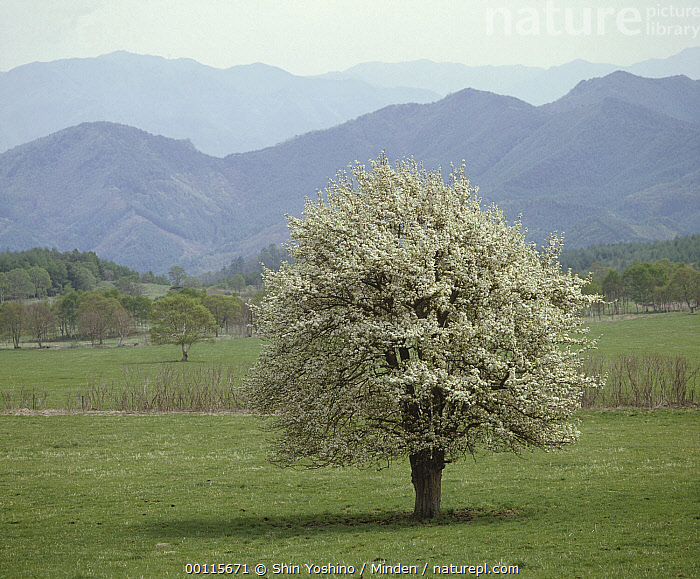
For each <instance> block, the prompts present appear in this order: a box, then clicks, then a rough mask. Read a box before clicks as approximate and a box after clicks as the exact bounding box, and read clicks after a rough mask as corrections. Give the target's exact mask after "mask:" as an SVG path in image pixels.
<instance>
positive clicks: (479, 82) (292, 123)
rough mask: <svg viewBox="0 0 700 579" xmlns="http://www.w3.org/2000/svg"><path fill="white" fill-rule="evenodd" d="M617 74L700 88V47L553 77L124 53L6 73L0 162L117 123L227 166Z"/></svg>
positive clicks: (570, 67)
mask: <svg viewBox="0 0 700 579" xmlns="http://www.w3.org/2000/svg"><path fill="white" fill-rule="evenodd" d="M615 70H626V71H628V72H630V73H634V74H638V75H639V74H641V75H644V76H649V77H658V76H669V75H671V74H674V75H680V74H684V75H685V76H688V77H689V78H692V79H698V78H700V48H689V49H686V50H684V51H683V52H681V53H680V54H677V55H675V56H672V57H669V58H666V59H657V60H648V61H644V62H640V63H637V64H634V65H632V66H630V67H627V68H621V67H618V66H615V65H612V64H596V63H590V62H585V61H582V60H576V61H573V62H570V63H567V64H564V65H561V66H556V67H551V68H549V69H544V68H537V67H526V66H466V65H462V64H456V63H436V62H431V61H428V60H421V61H414V62H403V63H395V64H389V63H364V64H360V65H357V66H354V67H352V68H350V69H348V70H346V71H342V72H335V73H328V74H326V75H320V76H316V77H299V76H295V75H292V74H290V73H288V72H285V71H284V70H281V69H279V68H275V67H272V66H267V65H264V64H259V63H258V64H251V65H246V66H234V67H231V68H228V69H217V68H212V67H209V66H205V65H202V64H200V63H198V62H196V61H194V60H189V59H177V60H167V59H164V58H161V57H155V56H142V55H136V54H129V53H126V52H115V53H112V54H107V55H104V56H100V57H97V58H83V59H68V60H59V61H55V62H46V63H32V64H28V65H24V66H20V67H17V68H15V69H13V70H10V71H8V72H0V152H2V151H5V150H7V149H9V148H11V147H14V146H17V145H20V144H22V143H26V142H28V141H30V140H32V139H36V138H39V137H43V136H46V135H48V134H51V133H53V132H56V131H58V130H61V129H63V128H67V127H70V126H75V125H77V124H80V123H83V122H91V121H111V122H116V123H123V124H127V125H130V126H135V127H138V128H140V129H143V130H146V131H148V132H151V133H155V134H161V135H165V136H168V137H172V138H175V139H190V140H191V141H192V142H193V143H194V144H195V146H196V147H197V148H198V149H199V150H201V151H203V152H206V153H208V154H210V155H216V156H224V155H228V154H231V153H242V152H246V151H251V150H256V149H260V148H263V147H269V146H273V145H275V144H278V143H280V142H283V141H285V140H287V139H290V138H293V137H294V136H297V135H301V134H304V133H307V132H309V131H313V130H319V129H325V128H329V127H332V126H335V125H338V124H340V123H343V122H345V121H347V120H350V119H353V118H356V117H357V116H359V115H362V114H366V113H369V112H372V111H375V110H378V109H380V108H382V107H385V106H387V105H390V104H397V103H408V102H415V103H428V102H434V101H437V100H439V99H440V98H442V97H444V96H446V95H448V94H450V93H454V92H459V91H461V90H463V89H465V88H473V89H476V90H482V91H489V92H495V93H497V94H504V95H510V96H515V97H517V98H519V99H521V100H524V101H526V102H529V103H531V104H534V105H541V104H544V103H549V102H552V101H555V100H556V99H558V98H560V97H562V96H563V95H565V94H566V93H567V92H568V91H569V90H570V89H571V88H573V87H574V86H575V85H576V84H577V83H579V82H580V81H582V80H587V79H590V78H593V77H599V76H604V75H606V74H609V73H611V72H613V71H615Z"/></svg>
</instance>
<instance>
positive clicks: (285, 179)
mask: <svg viewBox="0 0 700 579" xmlns="http://www.w3.org/2000/svg"><path fill="white" fill-rule="evenodd" d="M699 85H700V83H697V82H693V81H689V80H688V79H683V78H669V79H663V80H660V81H651V82H650V81H648V79H639V78H637V77H634V76H632V75H629V74H619V73H616V74H612V75H609V76H607V77H605V78H602V79H597V80H596V81H590V82H589V83H583V84H582V85H579V86H577V87H576V88H575V89H574V90H572V91H571V92H570V93H569V94H568V95H567V96H566V97H564V98H563V99H561V101H560V102H558V103H555V104H553V105H549V106H541V107H534V106H532V105H530V104H528V103H525V102H523V101H520V100H518V99H515V98H513V97H508V96H501V95H497V94H493V93H489V92H483V91H477V90H473V89H467V90H464V91H460V92H457V93H454V94H452V95H450V96H448V97H446V98H445V99H442V100H440V101H438V102H436V103H431V104H403V105H392V106H389V107H386V108H384V109H381V110H379V111H376V112H374V113H370V114H366V115H363V116H361V117H359V118H357V119H355V120H353V121H349V122H346V123H344V124H342V125H339V126H336V127H333V128H331V129H327V130H322V131H314V132H311V133H307V134H305V135H302V136H300V137H297V138H294V139H290V140H288V141H286V142H284V143H282V144H280V145H278V146H275V147H270V148H267V149H263V150H259V151H254V152H249V153H243V154H234V155H229V156H228V157H226V158H223V159H220V158H215V157H210V156H207V155H205V154H203V153H200V152H198V151H197V150H196V149H194V147H193V146H192V145H191V143H189V142H187V141H175V140H172V139H167V138H164V137H155V136H153V135H151V134H148V133H146V132H143V131H140V130H137V129H134V128H131V127H126V126H119V125H114V124H110V123H94V124H82V125H79V126H77V127H73V128H70V129H66V130H63V131H60V132H58V133H56V134H53V135H51V136H49V137H46V138H43V139H39V140H36V141H33V142H31V143H28V144H26V145H23V146H20V147H17V148H15V149H12V150H11V151H8V152H6V153H4V154H2V155H0V249H3V248H5V247H7V246H9V247H13V248H17V249H19V248H21V247H28V246H30V245H34V244H35V241H36V240H41V241H42V243H46V244H48V245H54V244H55V245H56V246H57V247H58V248H59V249H61V250H69V249H73V248H74V247H77V248H78V249H81V250H87V249H94V250H95V251H97V252H98V254H99V255H100V256H102V257H104V258H106V259H111V260H114V261H117V262H119V263H124V264H125V265H128V266H130V267H133V268H137V269H152V270H154V271H156V272H162V271H164V270H167V268H168V267H169V266H171V265H173V264H174V263H178V262H179V263H181V264H183V265H186V266H187V267H188V268H190V269H191V270H192V271H196V269H198V268H203V269H219V268H220V267H221V266H222V265H224V264H227V263H228V260H230V259H231V257H232V256H234V255H236V254H241V253H242V254H244V255H251V254H254V253H256V252H258V251H259V250H260V248H261V247H263V246H265V245H267V244H268V243H270V242H271V241H281V240H283V239H285V238H286V236H287V233H286V227H285V222H284V218H283V215H284V214H285V213H290V214H295V215H299V214H300V213H301V210H302V208H303V201H304V198H305V197H313V196H314V193H315V191H316V190H317V189H322V188H324V187H325V186H326V185H327V183H328V179H329V178H330V177H333V176H334V175H335V174H336V173H337V171H338V170H342V169H344V168H346V167H347V166H348V165H349V164H350V163H352V162H353V161H354V160H359V161H361V162H365V163H366V162H367V161H368V160H369V159H372V158H376V156H377V155H378V153H379V152H380V150H382V149H384V150H385V151H386V154H387V155H388V157H389V158H390V159H396V158H401V157H404V156H414V157H415V158H416V159H419V160H422V161H423V162H424V164H425V165H426V166H427V167H429V168H432V167H436V166H441V167H442V170H443V174H444V175H446V174H447V173H449V171H450V164H451V163H453V164H455V165H459V164H461V162H462V160H463V159H464V161H465V165H466V168H467V171H468V172H469V173H470V177H471V179H472V182H473V183H475V184H478V185H479V186H480V194H481V195H482V196H483V198H484V200H485V201H495V202H496V203H497V204H498V205H499V206H500V207H501V208H502V209H504V210H505V211H506V215H507V216H508V218H510V219H514V218H516V217H517V215H518V213H522V220H523V224H524V225H525V226H526V227H527V228H528V230H529V235H530V237H531V239H533V240H535V241H538V242H540V241H541V240H542V239H543V238H544V237H545V236H546V234H548V233H549V232H551V231H553V230H557V231H562V230H564V231H565V232H566V242H567V247H569V248H575V247H582V246H586V245H589V244H591V243H613V242H618V241H646V240H652V239H665V238H671V237H674V236H676V235H685V234H691V233H697V232H700V169H698V167H700V125H699V124H698V123H696V122H690V120H689V119H693V118H696V117H695V116H694V115H695V113H692V111H694V110H697V107H698V103H699V102H700V93H699V92H698V86H699ZM676 117H679V118H676Z"/></svg>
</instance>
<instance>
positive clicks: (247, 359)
mask: <svg viewBox="0 0 700 579" xmlns="http://www.w3.org/2000/svg"><path fill="white" fill-rule="evenodd" d="M259 348H260V340H259V339H256V338H250V339H245V340H237V339H220V340H217V341H214V342H208V343H201V344H195V345H194V346H192V349H191V350H190V355H189V361H188V362H187V363H186V364H182V363H180V362H179V360H180V357H181V355H182V353H181V351H180V347H179V346H172V345H163V346H143V347H141V346H140V347H124V348H117V347H108V348H90V347H83V348H60V349H44V350H38V349H31V348H26V347H25V348H21V349H19V350H12V349H2V350H0V368H2V375H1V376H0V390H4V391H7V392H18V391H19V390H20V389H22V388H24V389H26V390H33V391H36V392H44V391H45V392H46V393H47V395H48V397H47V400H46V402H45V403H44V407H45V408H64V407H65V400H66V396H67V395H68V394H74V393H79V392H81V391H84V390H85V389H86V388H89V387H90V386H91V385H93V384H95V383H98V384H105V385H111V384H115V385H116V386H117V387H119V386H120V385H121V384H123V383H124V381H125V372H126V371H127V369H129V370H133V371H135V372H138V373H139V374H140V375H141V376H143V377H144V378H146V377H149V376H153V375H154V374H155V373H156V372H157V371H158V367H159V366H160V365H162V364H164V363H165V364H170V363H172V364H173V365H175V366H179V367H181V366H186V367H187V368H188V369H196V368H197V367H198V366H202V365H211V364H223V365H227V366H232V367H234V368H236V369H237V370H239V374H240V375H243V373H244V372H245V370H246V369H247V368H248V367H249V366H250V365H251V364H253V362H254V361H255V359H256V358H257V355H258V351H259Z"/></svg>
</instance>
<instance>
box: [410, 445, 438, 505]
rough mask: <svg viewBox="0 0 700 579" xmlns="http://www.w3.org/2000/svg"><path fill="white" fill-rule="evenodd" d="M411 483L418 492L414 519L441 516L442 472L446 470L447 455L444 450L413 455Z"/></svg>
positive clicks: (411, 457) (426, 451)
mask: <svg viewBox="0 0 700 579" xmlns="http://www.w3.org/2000/svg"><path fill="white" fill-rule="evenodd" d="M409 458H410V461H411V482H412V483H413V488H414V489H415V491H416V504H415V507H414V509H413V518H414V519H432V518H435V517H439V516H440V497H441V492H442V470H443V469H444V468H445V453H444V452H443V451H442V450H433V451H432V452H431V451H430V450H424V451H422V452H419V453H416V454H412V455H411V456H410V457H409Z"/></svg>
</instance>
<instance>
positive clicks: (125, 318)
mask: <svg viewBox="0 0 700 579" xmlns="http://www.w3.org/2000/svg"><path fill="white" fill-rule="evenodd" d="M111 326H112V331H113V332H114V333H115V334H116V335H117V336H119V346H121V345H122V344H123V343H124V338H126V337H127V336H128V335H129V334H130V333H131V332H132V330H133V328H134V318H132V317H131V315H129V312H127V311H126V309H125V308H124V306H123V305H122V304H118V305H116V306H115V308H114V311H113V312H112V316H111Z"/></svg>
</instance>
